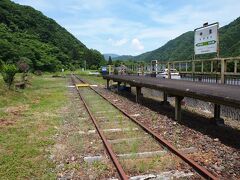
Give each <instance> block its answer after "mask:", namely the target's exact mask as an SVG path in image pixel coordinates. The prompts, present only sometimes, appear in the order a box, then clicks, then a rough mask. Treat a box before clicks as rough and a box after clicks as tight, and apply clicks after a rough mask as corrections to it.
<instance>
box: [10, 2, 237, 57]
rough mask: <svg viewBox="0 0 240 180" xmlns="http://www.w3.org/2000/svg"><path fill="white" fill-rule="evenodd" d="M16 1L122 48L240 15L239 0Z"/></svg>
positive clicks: (98, 43) (104, 45)
mask: <svg viewBox="0 0 240 180" xmlns="http://www.w3.org/2000/svg"><path fill="white" fill-rule="evenodd" d="M12 1H14V2H18V3H21V4H28V5H31V6H33V7H34V8H36V9H38V10H41V11H42V12H43V13H44V14H45V15H47V16H49V17H51V18H53V19H54V20H56V21H57V22H58V23H59V24H61V25H62V26H63V27H65V28H66V29H67V30H68V31H70V32H71V33H72V34H73V35H74V36H76V37H77V38H78V39H79V40H80V41H82V42H83V43H84V44H86V45H87V46H88V47H89V48H96V49H98V50H100V51H101V52H109V53H112V52H113V53H117V54H135V53H141V52H143V51H150V50H153V49H156V48H159V47H160V46H162V45H163V44H165V43H166V42H167V41H168V40H170V39H173V38H175V37H177V36H179V35H181V34H182V33H184V32H186V31H191V30H194V29H195V28H196V27H199V26H201V25H202V24H203V23H205V22H209V23H212V22H215V21H218V22H220V26H224V25H226V24H228V23H230V22H231V21H232V20H234V19H236V18H237V17H238V16H239V10H238V9H239V7H240V1H239V0H228V1H227V2H226V0H211V1H209V0H194V1H176V2H175V1H174V2H173V1H165V0H164V1H156V0H145V1H141V0H128V1H122V0H114V1H110V0H12ZM108 37H111V39H108ZM107 39H108V40H107ZM140 40H141V41H140ZM143 44H144V45H143Z"/></svg>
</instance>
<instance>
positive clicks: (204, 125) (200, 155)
mask: <svg viewBox="0 0 240 180" xmlns="http://www.w3.org/2000/svg"><path fill="white" fill-rule="evenodd" d="M97 90H98V91H101V92H102V93H103V94H104V95H105V97H107V98H108V99H109V100H110V101H111V102H113V103H114V104H116V105H117V106H118V107H120V108H121V109H124V110H125V111H127V112H128V113H129V114H136V113H138V114H140V116H138V117H137V118H138V120H139V121H141V122H142V123H144V124H145V125H147V126H148V127H150V128H151V129H152V130H153V131H154V132H156V133H158V134H160V135H161V136H163V137H164V138H165V139H167V140H168V141H170V142H171V143H172V144H173V145H175V146H176V147H177V148H187V147H195V148H197V149H198V151H197V152H196V153H193V154H191V155H189V156H190V157H191V158H192V159H193V160H194V161H196V162H198V163H199V164H200V165H202V166H204V167H206V168H207V169H208V170H210V171H211V172H213V173H216V174H217V175H218V176H220V178H222V179H240V151H239V149H240V141H239V139H240V128H235V127H240V126H239V124H237V125H236V126H235V127H231V126H229V125H225V126H215V125H213V124H211V123H210V121H209V118H206V117H204V116H201V115H199V114H196V113H194V112H190V111H187V110H185V111H183V118H182V120H181V122H176V121H175V120H173V117H174V109H173V107H171V106H163V105H161V104H160V103H159V101H156V100H152V99H149V98H144V97H143V98H142V101H141V104H142V105H139V104H136V103H135V102H134V100H135V97H134V95H132V94H129V93H120V95H118V94H117V93H114V92H112V91H108V90H106V89H105V88H101V87H99V88H97Z"/></svg>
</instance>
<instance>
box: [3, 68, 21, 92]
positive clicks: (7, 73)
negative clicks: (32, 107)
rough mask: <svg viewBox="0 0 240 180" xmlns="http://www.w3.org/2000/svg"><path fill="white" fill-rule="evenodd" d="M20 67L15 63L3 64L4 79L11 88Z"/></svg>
mask: <svg viewBox="0 0 240 180" xmlns="http://www.w3.org/2000/svg"><path fill="white" fill-rule="evenodd" d="M17 71H18V69H17V68H16V66H15V65H13V64H3V65H2V67H1V74H2V76H3V80H4V82H5V83H6V85H7V86H8V89H10V88H11V86H12V84H13V80H14V76H15V74H16V73H17Z"/></svg>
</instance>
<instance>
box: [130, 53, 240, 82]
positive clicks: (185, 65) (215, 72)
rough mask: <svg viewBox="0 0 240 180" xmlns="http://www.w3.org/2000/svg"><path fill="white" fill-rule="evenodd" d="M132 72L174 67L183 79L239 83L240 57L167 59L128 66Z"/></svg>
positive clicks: (157, 70) (142, 72)
mask: <svg viewBox="0 0 240 180" xmlns="http://www.w3.org/2000/svg"><path fill="white" fill-rule="evenodd" d="M128 69H130V71H131V72H133V73H134V74H142V75H143V74H144V75H146V74H158V73H159V72H162V71H163V70H164V69H168V77H169V78H171V74H170V69H176V70H177V71H178V72H179V73H180V75H181V79H183V80H191V81H199V82H206V83H222V84H230V85H240V57H230V58H214V59H199V60H187V61H169V62H159V61H157V64H155V65H153V64H152V63H149V64H144V65H135V66H130V67H128Z"/></svg>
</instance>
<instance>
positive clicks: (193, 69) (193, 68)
mask: <svg viewBox="0 0 240 180" xmlns="http://www.w3.org/2000/svg"><path fill="white" fill-rule="evenodd" d="M194 74H195V62H194V61H192V78H193V81H195V78H194Z"/></svg>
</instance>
